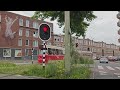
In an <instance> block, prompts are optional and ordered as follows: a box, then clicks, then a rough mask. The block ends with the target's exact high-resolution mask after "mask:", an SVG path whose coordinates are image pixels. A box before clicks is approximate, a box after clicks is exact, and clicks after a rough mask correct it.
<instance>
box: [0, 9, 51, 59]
mask: <svg viewBox="0 0 120 90" xmlns="http://www.w3.org/2000/svg"><path fill="white" fill-rule="evenodd" d="M41 23H48V24H49V25H50V27H51V30H52V31H51V35H52V36H51V39H50V40H49V41H48V42H47V44H50V45H51V44H52V43H53V24H52V23H49V22H45V21H43V20H35V19H32V18H30V17H26V16H22V15H19V14H14V13H11V12H7V11H0V59H3V58H5V59H7V58H10V59H11V58H12V59H22V58H24V59H30V58H31V54H32V51H31V49H32V48H34V52H33V54H34V59H37V55H38V53H39V46H40V45H41V44H42V41H41V40H40V39H39V37H38V27H39V25H40V24H41Z"/></svg>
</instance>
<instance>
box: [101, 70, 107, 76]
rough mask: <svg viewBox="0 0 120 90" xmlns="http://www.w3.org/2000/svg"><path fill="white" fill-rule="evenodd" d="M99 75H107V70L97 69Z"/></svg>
mask: <svg viewBox="0 0 120 90" xmlns="http://www.w3.org/2000/svg"><path fill="white" fill-rule="evenodd" d="M99 73H100V75H107V72H105V71H99Z"/></svg>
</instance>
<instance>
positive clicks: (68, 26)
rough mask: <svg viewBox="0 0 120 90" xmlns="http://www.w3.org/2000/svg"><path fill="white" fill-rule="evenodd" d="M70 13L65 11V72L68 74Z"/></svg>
mask: <svg viewBox="0 0 120 90" xmlns="http://www.w3.org/2000/svg"><path fill="white" fill-rule="evenodd" d="M70 59H71V57H70V11H65V60H64V61H65V72H66V73H69V72H70V64H71V62H70V61H71V60H70Z"/></svg>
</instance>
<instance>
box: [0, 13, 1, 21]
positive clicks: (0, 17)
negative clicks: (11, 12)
mask: <svg viewBox="0 0 120 90" xmlns="http://www.w3.org/2000/svg"><path fill="white" fill-rule="evenodd" d="M0 22H1V14H0Z"/></svg>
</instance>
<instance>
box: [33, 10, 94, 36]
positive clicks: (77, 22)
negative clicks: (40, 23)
mask: <svg viewBox="0 0 120 90" xmlns="http://www.w3.org/2000/svg"><path fill="white" fill-rule="evenodd" d="M32 18H34V19H39V18H41V19H43V20H44V19H47V18H50V20H51V21H54V20H56V19H57V22H58V25H59V27H62V26H63V25H64V11H36V12H35V13H34V15H33V16H32ZM95 18H96V16H95V15H94V14H93V11H70V28H71V33H72V34H76V36H81V35H82V36H84V34H85V32H86V30H87V27H88V26H89V23H88V22H90V21H92V20H93V19H95Z"/></svg>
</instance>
